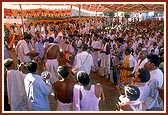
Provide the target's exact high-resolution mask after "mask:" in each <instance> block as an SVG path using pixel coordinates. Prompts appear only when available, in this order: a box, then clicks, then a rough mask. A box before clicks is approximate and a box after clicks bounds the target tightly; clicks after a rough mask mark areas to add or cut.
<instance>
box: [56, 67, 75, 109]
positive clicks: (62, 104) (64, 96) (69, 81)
mask: <svg viewBox="0 0 168 115" xmlns="http://www.w3.org/2000/svg"><path fill="white" fill-rule="evenodd" d="M57 72H58V75H60V76H61V78H62V79H61V80H58V81H56V82H55V84H54V86H53V90H54V92H55V99H56V100H57V102H58V105H57V111H72V110H73V104H72V102H73V87H74V84H75V83H76V82H75V80H74V79H73V78H70V77H69V71H68V67H67V66H65V65H62V66H59V67H58V69H57Z"/></svg>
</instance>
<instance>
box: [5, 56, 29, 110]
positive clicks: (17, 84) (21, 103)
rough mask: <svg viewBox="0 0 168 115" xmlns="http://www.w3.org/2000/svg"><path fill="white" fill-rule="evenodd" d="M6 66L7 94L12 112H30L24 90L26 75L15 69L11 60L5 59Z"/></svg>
mask: <svg viewBox="0 0 168 115" xmlns="http://www.w3.org/2000/svg"><path fill="white" fill-rule="evenodd" d="M4 66H5V67H6V69H7V94H8V101H9V102H8V103H9V104H10V106H11V111H28V110H29V106H28V102H27V97H26V91H25V88H24V78H25V75H24V74H23V73H21V72H20V71H18V70H15V69H14V68H15V67H14V63H13V60H12V59H11V58H8V59H5V61H4Z"/></svg>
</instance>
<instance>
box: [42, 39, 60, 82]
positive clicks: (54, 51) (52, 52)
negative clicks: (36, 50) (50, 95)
mask: <svg viewBox="0 0 168 115" xmlns="http://www.w3.org/2000/svg"><path fill="white" fill-rule="evenodd" d="M59 52H60V51H59V46H58V45H56V44H54V38H53V37H50V38H49V45H48V46H46V47H45V49H44V57H43V59H44V58H45V59H46V63H45V67H46V70H47V71H49V72H50V73H51V74H52V77H51V83H52V84H54V82H56V81H57V80H58V75H57V71H56V70H57V68H58V65H59V63H58V58H59Z"/></svg>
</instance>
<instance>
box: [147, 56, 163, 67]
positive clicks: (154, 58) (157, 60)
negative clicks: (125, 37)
mask: <svg viewBox="0 0 168 115" xmlns="http://www.w3.org/2000/svg"><path fill="white" fill-rule="evenodd" d="M147 58H148V59H149V61H150V62H151V63H153V64H154V65H155V66H156V67H159V64H160V58H159V56H158V55H155V54H153V55H149V56H148V57H147Z"/></svg>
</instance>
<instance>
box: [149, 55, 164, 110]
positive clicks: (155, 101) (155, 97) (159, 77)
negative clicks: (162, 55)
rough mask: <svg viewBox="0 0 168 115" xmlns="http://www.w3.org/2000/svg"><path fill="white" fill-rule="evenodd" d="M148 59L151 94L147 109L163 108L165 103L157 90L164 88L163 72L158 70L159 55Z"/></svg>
mask: <svg viewBox="0 0 168 115" xmlns="http://www.w3.org/2000/svg"><path fill="white" fill-rule="evenodd" d="M147 58H148V62H147V68H148V69H149V70H150V80H149V81H148V85H149V87H150V94H149V98H148V100H147V102H146V104H147V109H152V108H155V107H160V108H163V103H162V101H161V98H160V96H159V94H158V93H159V92H158V90H157V88H162V87H163V72H162V71H161V70H160V69H159V68H158V66H159V62H160V59H159V56H158V55H150V56H148V57H147Z"/></svg>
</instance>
